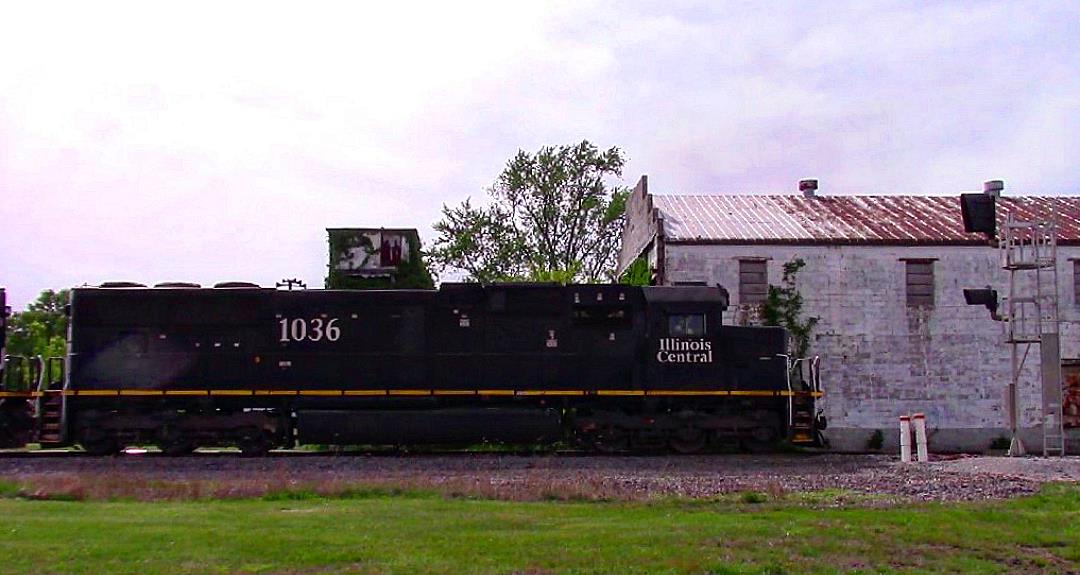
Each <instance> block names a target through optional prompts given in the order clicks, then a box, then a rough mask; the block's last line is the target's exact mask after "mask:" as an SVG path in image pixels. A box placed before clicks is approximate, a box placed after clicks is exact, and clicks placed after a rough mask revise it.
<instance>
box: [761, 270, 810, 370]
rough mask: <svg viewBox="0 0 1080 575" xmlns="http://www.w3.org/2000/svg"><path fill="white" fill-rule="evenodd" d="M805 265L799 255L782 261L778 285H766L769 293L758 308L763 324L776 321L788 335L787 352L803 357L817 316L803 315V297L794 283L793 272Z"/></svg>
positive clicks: (796, 272)
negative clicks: (805, 316) (789, 336)
mask: <svg viewBox="0 0 1080 575" xmlns="http://www.w3.org/2000/svg"><path fill="white" fill-rule="evenodd" d="M804 266H806V262H805V261H804V260H803V259H802V258H795V259H793V260H791V261H789V262H787V263H785V264H784V275H783V278H781V280H780V285H778V286H775V285H770V286H769V295H768V296H766V298H765V303H764V305H763V306H762V308H761V315H762V319H763V320H764V323H765V325H778V326H780V327H783V328H784V329H786V330H787V331H788V333H789V334H790V335H791V340H790V349H789V350H788V353H789V354H790V355H791V356H792V357H794V358H804V357H806V354H807V352H808V351H810V336H811V334H813V332H814V328H815V327H817V324H818V321H820V319H821V318H818V317H808V318H803V317H802V314H803V309H802V308H803V297H802V294H800V293H799V290H798V289H797V288H796V285H795V276H797V275H798V274H799V270H801V269H802V268H803V267H804Z"/></svg>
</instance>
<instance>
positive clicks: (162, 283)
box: [154, 282, 202, 288]
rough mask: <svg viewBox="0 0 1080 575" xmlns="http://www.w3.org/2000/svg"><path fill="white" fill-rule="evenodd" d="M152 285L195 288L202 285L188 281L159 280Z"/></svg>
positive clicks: (157, 286)
mask: <svg viewBox="0 0 1080 575" xmlns="http://www.w3.org/2000/svg"><path fill="white" fill-rule="evenodd" d="M154 287H156V288H197V287H202V286H200V285H199V284H195V283H189V282H161V283H159V284H155V285H154Z"/></svg>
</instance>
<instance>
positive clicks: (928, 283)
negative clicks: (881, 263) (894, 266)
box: [904, 259, 934, 306]
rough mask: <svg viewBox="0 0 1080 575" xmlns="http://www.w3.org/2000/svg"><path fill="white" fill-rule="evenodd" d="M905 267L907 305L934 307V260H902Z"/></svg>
mask: <svg viewBox="0 0 1080 575" xmlns="http://www.w3.org/2000/svg"><path fill="white" fill-rule="evenodd" d="M904 263H905V264H906V267H907V281H906V283H907V304H908V305H910V306H930V305H934V260H929V259H918V260H904Z"/></svg>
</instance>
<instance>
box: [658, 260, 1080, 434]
mask: <svg viewBox="0 0 1080 575" xmlns="http://www.w3.org/2000/svg"><path fill="white" fill-rule="evenodd" d="M666 250H667V253H666V255H667V257H666V264H667V265H666V272H667V282H668V283H675V282H682V281H706V282H708V283H709V284H710V285H712V284H717V283H719V284H720V285H722V286H724V287H725V288H727V289H728V291H729V292H730V294H731V299H732V304H733V305H732V306H731V308H730V309H729V311H728V313H727V316H726V317H725V321H728V322H731V323H738V322H740V321H745V319H746V318H747V309H746V307H745V306H740V305H739V303H740V302H739V295H738V293H739V286H738V270H739V267H738V265H739V264H738V258H739V257H767V258H770V260H769V262H768V274H769V283H771V284H777V285H778V284H779V283H780V280H781V275H782V266H783V264H784V263H785V262H787V261H790V260H792V259H794V258H795V257H800V258H802V259H803V260H805V261H806V267H804V268H803V270H802V271H801V272H800V273H799V275H798V288H799V291H800V292H801V293H802V295H803V298H804V299H805V307H804V310H805V313H806V314H807V315H816V316H819V317H820V318H821V322H820V323H819V325H818V327H817V330H816V332H815V335H814V337H813V341H812V345H811V354H816V355H820V356H821V358H822V364H821V365H822V370H823V372H822V373H823V382H824V385H825V387H826V394H827V397H826V399H825V400H824V401H823V407H824V408H825V412H826V415H827V416H828V417H829V421H830V425H832V426H836V427H839V428H854V429H866V430H872V429H886V430H891V429H892V428H893V427H894V426H895V422H896V419H897V417H898V416H899V415H900V414H904V413H913V412H923V413H926V414H927V417H928V421H929V422H930V424H931V426H933V427H935V428H942V429H945V428H948V429H966V430H993V431H994V433H997V432H998V431H1000V430H1001V429H1003V428H1005V427H1007V414H1006V412H1005V409H1004V403H1003V397H1004V393H1005V392H1004V390H1005V386H1006V384H1007V383H1008V379H1009V347H1008V346H1007V345H1005V344H1004V337H1003V329H1002V328H1003V326H1002V324H1001V323H999V322H995V321H993V320H991V319H990V316H989V313H988V312H987V311H986V309H985V308H983V307H981V306H968V305H965V303H964V297H963V291H962V289H963V288H964V287H983V286H986V285H991V286H993V287H995V288H996V289H997V290H998V292H999V294H1000V295H1001V296H1002V297H1005V296H1007V295H1008V287H1007V281H1008V273H1007V272H1006V271H1004V270H1002V269H1001V267H1000V258H999V253H998V251H997V250H996V249H993V248H990V247H977V246H946V247H882V246H876V247H875V246H690V245H670V244H669V245H668V246H666ZM1076 257H1080V248H1071V247H1070V248H1059V270H1058V282H1059V295H1060V315H1061V319H1062V320H1063V325H1062V336H1061V343H1062V357H1063V358H1080V337H1078V336H1080V313H1078V310H1080V307H1078V304H1077V302H1076V301H1075V298H1074V296H1073V293H1074V289H1073V268H1072V265H1073V263H1072V262H1071V261H1069V258H1076ZM901 258H937V261H936V262H935V264H934V282H935V293H934V301H935V305H934V306H933V307H932V308H913V307H909V306H908V305H907V304H906V293H905V269H906V268H905V263H904V261H902V260H901ZM1002 311H1004V308H1003V309H1002ZM1027 364H1028V366H1030V369H1028V370H1026V373H1025V378H1024V381H1023V384H1022V387H1021V400H1020V401H1021V406H1022V413H1021V418H1022V425H1023V426H1035V425H1036V424H1037V423H1038V422H1039V421H1040V410H1039V388H1038V378H1037V372H1036V368H1037V366H1038V364H1039V358H1038V348H1037V347H1034V348H1033V349H1032V352H1031V355H1030V356H1029V358H1028V360H1027ZM975 437H978V441H982V440H983V439H984V437H983V436H979V435H978V434H975ZM972 447H975V446H972ZM984 447H985V446H984ZM1040 449H1041V446H1040Z"/></svg>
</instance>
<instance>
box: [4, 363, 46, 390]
mask: <svg viewBox="0 0 1080 575" xmlns="http://www.w3.org/2000/svg"><path fill="white" fill-rule="evenodd" d="M40 376H41V358H40V357H29V358H28V357H26V356H23V355H7V356H4V380H3V381H2V382H0V387H2V388H3V389H4V390H6V391H31V390H33V389H34V386H35V385H37V383H38V379H39V377H40Z"/></svg>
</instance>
